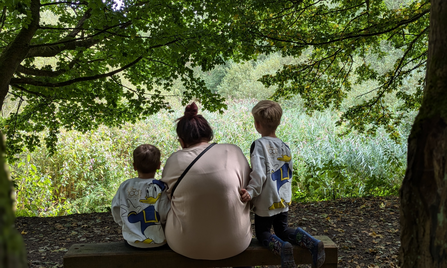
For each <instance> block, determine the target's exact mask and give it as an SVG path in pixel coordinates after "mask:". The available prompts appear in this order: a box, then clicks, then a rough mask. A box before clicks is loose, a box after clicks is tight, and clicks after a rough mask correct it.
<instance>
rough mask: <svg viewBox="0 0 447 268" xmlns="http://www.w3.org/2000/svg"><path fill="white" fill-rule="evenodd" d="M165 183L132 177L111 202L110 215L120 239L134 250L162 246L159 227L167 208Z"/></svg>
mask: <svg viewBox="0 0 447 268" xmlns="http://www.w3.org/2000/svg"><path fill="white" fill-rule="evenodd" d="M170 206H171V204H170V201H169V200H168V196H167V195H166V184H164V183H163V182H161V181H159V180H156V179H140V178H133V179H130V180H126V181H125V182H123V183H122V184H121V185H120V187H119V189H118V191H117V192H116V195H115V197H113V200H112V215H113V219H114V220H115V222H116V223H118V224H119V225H120V226H122V232H123V237H124V239H125V240H126V241H127V243H129V245H131V246H134V247H138V248H152V247H159V246H162V245H164V244H166V238H165V234H164V232H163V227H162V224H164V223H165V222H166V216H167V215H168V212H169V209H170Z"/></svg>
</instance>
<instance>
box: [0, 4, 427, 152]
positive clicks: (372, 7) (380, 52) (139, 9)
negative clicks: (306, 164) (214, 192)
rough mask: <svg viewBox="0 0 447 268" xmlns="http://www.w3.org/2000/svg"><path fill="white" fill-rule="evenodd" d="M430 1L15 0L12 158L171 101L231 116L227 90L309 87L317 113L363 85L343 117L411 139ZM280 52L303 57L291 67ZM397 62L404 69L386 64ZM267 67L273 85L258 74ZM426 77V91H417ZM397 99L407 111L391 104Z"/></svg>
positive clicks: (0, 33) (9, 83) (309, 104)
mask: <svg viewBox="0 0 447 268" xmlns="http://www.w3.org/2000/svg"><path fill="white" fill-rule="evenodd" d="M429 6H430V4H429V1H428V0H417V1H401V0H387V1H383V0H368V1H362V0H354V1H344V0H333V1H329V0H302V1H264V0H248V1H246V0H244V1H230V0H207V1H198V0H187V1H160V0H156V1H152V2H151V4H150V5H149V4H146V3H137V2H134V1H131V0H124V1H119V2H117V1H112V0H108V1H100V0H96V1H80V2H64V1H56V2H54V1H48V0H40V1H39V0H27V1H6V2H4V1H3V2H1V3H0V10H2V14H1V15H0V21H1V24H0V25H1V28H0V37H1V38H0V74H1V75H0V100H1V102H0V103H1V104H4V103H3V102H4V100H5V98H6V97H7V96H10V95H12V96H13V98H14V99H15V100H16V101H17V106H15V107H6V108H2V111H3V109H8V110H9V112H12V113H11V114H10V116H9V117H8V118H6V119H3V120H2V122H0V125H1V127H2V129H3V130H4V131H5V133H6V135H7V138H8V139H7V142H8V145H7V149H8V156H9V157H13V156H14V155H16V154H19V153H21V150H22V147H23V146H27V147H28V149H30V150H32V149H33V148H35V146H37V145H39V144H40V143H41V141H44V142H45V144H46V146H48V148H49V150H50V152H51V153H54V152H55V147H54V146H55V144H56V143H57V138H58V133H59V131H60V129H62V128H64V129H67V130H77V131H80V132H86V131H89V130H92V129H96V128H97V127H98V126H100V125H106V126H110V127H116V126H122V125H123V124H124V123H125V122H131V123H135V122H137V121H138V120H143V119H145V118H147V117H148V116H149V115H151V114H154V113H156V112H157V111H159V110H161V109H169V107H171V106H172V105H173V104H172V103H170V101H169V100H168V99H167V98H166V96H167V95H178V97H179V99H180V101H182V103H183V104H185V103H186V102H188V101H189V100H191V99H196V100H198V101H200V102H201V103H202V104H203V105H204V107H205V109H207V110H210V111H217V110H219V111H222V110H223V109H224V108H225V103H224V99H223V98H222V96H221V95H218V94H217V93H221V94H222V95H224V96H233V97H239V96H241V95H243V97H257V98H261V97H262V98H265V97H266V96H269V95H271V94H272V93H273V91H274V90H276V92H274V94H273V98H274V99H282V98H289V97H292V96H294V95H296V94H298V95H300V97H301V98H300V99H301V100H302V101H303V103H304V105H305V109H306V111H307V112H309V113H311V112H312V111H315V110H316V111H321V110H322V109H326V108H329V107H333V108H335V109H340V105H341V104H342V101H343V99H345V98H346V97H347V96H348V95H349V94H351V93H352V91H353V89H354V84H359V83H366V84H369V85H370V88H368V89H367V90H365V91H362V92H358V93H359V95H363V97H362V98H359V101H358V102H357V103H354V104H353V105H352V106H346V107H344V108H343V107H342V108H343V109H342V110H343V113H342V114H341V118H340V120H339V122H338V124H340V125H341V124H345V127H344V129H345V130H346V131H348V130H350V129H356V130H358V131H359V132H361V133H363V132H366V133H374V132H375V131H376V130H377V129H378V128H379V126H383V127H384V128H385V129H386V131H387V132H388V133H390V136H391V137H392V138H394V139H395V140H399V137H398V135H399V131H398V126H399V125H400V124H401V123H402V121H405V120H408V118H409V116H410V115H409V113H408V111H409V110H412V109H417V108H418V107H419V105H420V99H421V97H422V86H423V78H420V76H418V75H419V74H418V72H419V73H420V72H421V71H423V68H424V64H425V61H426V43H427V29H428V14H429ZM386 47H388V49H384V48H386ZM272 52H280V53H281V54H282V55H283V56H285V57H284V58H287V59H292V58H295V60H294V61H292V60H291V61H289V62H287V63H286V65H285V67H284V68H283V67H282V64H283V63H285V62H282V63H281V64H278V62H277V60H279V59H280V58H275V57H277V55H275V54H274V55H273V56H272V57H270V56H268V55H269V54H270V53H272ZM399 53H400V54H399ZM263 54H264V55H267V56H262V55H263ZM304 55H309V57H308V58H307V60H304V58H303V56H304ZM389 55H394V56H393V57H388V56H389ZM256 57H260V61H258V62H254V61H249V62H248V63H249V64H251V65H252V66H253V67H256V68H255V69H256V71H255V72H254V73H251V72H249V70H248V69H247V67H250V66H249V65H240V64H238V62H239V61H240V60H249V59H253V58H256ZM262 57H267V58H266V59H262ZM390 58H392V59H393V61H392V65H393V67H392V68H391V69H388V68H385V69H384V68H380V66H377V64H376V63H375V62H380V61H384V59H390ZM42 59H49V60H48V61H46V63H44V64H41V62H43V61H42ZM229 59H232V62H231V63H228V61H226V60H229ZM281 59H283V58H281ZM259 62H261V63H262V64H261V65H258V63H259ZM228 65H231V66H230V67H231V68H228V67H229V66H228ZM386 65H388V64H386ZM215 66H218V67H217V68H216V69H214V70H213V67H215ZM266 66H268V68H265V67H266ZM275 66H276V67H275ZM198 68H200V70H198ZM238 68H239V71H238V70H237V69H238ZM272 68H274V69H276V71H277V72H276V73H274V71H272ZM194 70H195V71H194ZM198 72H201V74H203V75H199V76H197V73H198ZM244 74H246V75H245V76H244ZM266 74H267V75H266ZM248 75H250V76H248ZM262 75H265V76H264V77H263V78H262V79H261V82H262V83H263V84H264V86H265V87H262V86H261V85H260V84H259V83H258V82H257V81H256V80H257V79H258V78H259V77H262ZM224 76H225V77H224ZM413 80H416V81H417V85H416V86H410V87H408V86H406V85H413V84H414V81H413ZM409 81H411V82H410V83H409ZM179 83H180V84H181V90H178V87H177V86H178V84H179ZM241 88H246V89H247V90H249V92H248V94H244V93H242V92H243V90H241ZM354 91H355V90H354ZM8 94H9V95H8ZM387 96H391V98H392V99H395V100H400V102H399V106H397V107H390V106H389V103H390V102H389V101H387V98H388V97H387ZM13 109H15V110H13ZM44 130H46V131H45V132H44V133H45V135H44V136H42V135H39V134H38V133H40V132H42V131H44Z"/></svg>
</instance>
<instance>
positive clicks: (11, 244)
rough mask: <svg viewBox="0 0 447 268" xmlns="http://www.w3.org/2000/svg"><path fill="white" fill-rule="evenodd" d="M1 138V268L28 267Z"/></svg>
mask: <svg viewBox="0 0 447 268" xmlns="http://www.w3.org/2000/svg"><path fill="white" fill-rule="evenodd" d="M0 137H1V138H0V267H5V268H21V267H28V265H27V261H26V252H25V247H24V245H23V240H22V236H21V235H20V234H19V233H18V232H17V230H16V229H15V228H14V212H13V210H12V204H13V201H12V198H11V193H12V191H13V188H12V183H11V181H10V180H9V174H8V172H7V167H6V164H5V158H4V152H5V146H4V143H3V135H1V134H0Z"/></svg>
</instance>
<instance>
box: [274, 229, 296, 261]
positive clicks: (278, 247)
mask: <svg viewBox="0 0 447 268" xmlns="http://www.w3.org/2000/svg"><path fill="white" fill-rule="evenodd" d="M268 247H269V248H270V250H271V251H273V253H275V254H276V255H278V256H281V268H296V265H295V259H294V258H293V246H292V244H290V243H289V242H284V241H283V240H281V239H280V238H279V237H277V236H276V235H271V236H270V238H269V240H268Z"/></svg>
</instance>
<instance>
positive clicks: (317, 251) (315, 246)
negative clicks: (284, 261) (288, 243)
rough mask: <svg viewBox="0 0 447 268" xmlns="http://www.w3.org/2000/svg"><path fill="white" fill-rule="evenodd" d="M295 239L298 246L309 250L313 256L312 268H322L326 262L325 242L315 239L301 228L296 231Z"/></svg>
mask: <svg viewBox="0 0 447 268" xmlns="http://www.w3.org/2000/svg"><path fill="white" fill-rule="evenodd" d="M295 239H296V243H297V244H298V245H300V246H301V247H304V248H307V249H308V250H309V251H310V253H311V254H312V268H319V267H321V266H322V265H323V263H324V261H325V260H326V253H325V252H324V244H323V242H322V241H320V240H318V239H316V238H314V237H313V236H311V235H310V234H308V233H307V232H306V231H304V230H303V229H301V228H297V229H296V231H295Z"/></svg>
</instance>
